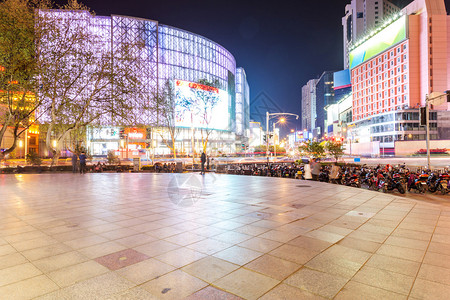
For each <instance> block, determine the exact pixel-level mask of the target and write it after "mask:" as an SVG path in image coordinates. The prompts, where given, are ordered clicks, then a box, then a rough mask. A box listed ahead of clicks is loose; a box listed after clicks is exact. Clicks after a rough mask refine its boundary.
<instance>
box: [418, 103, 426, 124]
mask: <svg viewBox="0 0 450 300" xmlns="http://www.w3.org/2000/svg"><path fill="white" fill-rule="evenodd" d="M419 121H420V124H419V125H420V126H427V108H426V107H421V108H420V112H419Z"/></svg>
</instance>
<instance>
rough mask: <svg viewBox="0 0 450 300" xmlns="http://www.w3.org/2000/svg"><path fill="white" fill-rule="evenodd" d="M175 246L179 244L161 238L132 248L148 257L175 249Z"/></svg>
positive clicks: (177, 246)
mask: <svg viewBox="0 0 450 300" xmlns="http://www.w3.org/2000/svg"><path fill="white" fill-rule="evenodd" d="M177 248H180V246H179V245H176V244H173V243H169V242H166V241H163V240H157V241H154V242H151V243H147V244H144V245H140V246H137V247H134V248H133V249H134V250H136V251H139V252H141V253H144V254H145V255H148V256H150V257H154V256H157V255H161V254H163V253H166V252H169V251H172V250H175V249H177Z"/></svg>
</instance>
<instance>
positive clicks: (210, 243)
mask: <svg viewBox="0 0 450 300" xmlns="http://www.w3.org/2000/svg"><path fill="white" fill-rule="evenodd" d="M232 246H233V244H230V243H224V242H221V241H218V240H214V239H210V238H207V239H204V240H202V241H200V242H197V243H193V244H190V245H188V246H186V248H189V249H193V250H196V251H198V252H201V253H205V254H208V255H212V254H214V253H217V252H219V251H222V250H225V249H227V248H230V247H232Z"/></svg>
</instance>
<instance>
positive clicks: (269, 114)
mask: <svg viewBox="0 0 450 300" xmlns="http://www.w3.org/2000/svg"><path fill="white" fill-rule="evenodd" d="M276 116H295V119H296V120H298V118H299V116H298V115H296V114H291V113H269V112H268V111H266V158H267V162H269V120H270V119H272V118H274V117H276Z"/></svg>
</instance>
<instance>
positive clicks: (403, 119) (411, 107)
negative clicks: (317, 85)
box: [347, 0, 450, 154]
mask: <svg viewBox="0 0 450 300" xmlns="http://www.w3.org/2000/svg"><path fill="white" fill-rule="evenodd" d="M449 54H450V16H447V12H446V9H445V4H444V0H415V1H413V2H412V3H411V4H409V5H408V6H407V7H405V8H404V9H403V10H401V11H400V12H399V13H396V14H395V15H393V16H390V18H389V19H386V20H385V23H384V24H382V25H381V26H379V27H378V28H376V29H374V30H373V31H372V32H370V33H369V34H368V35H366V36H365V37H363V38H362V39H361V40H360V41H358V42H356V43H355V44H353V46H351V47H350V53H349V68H350V72H351V84H352V93H353V100H352V111H351V113H352V122H350V123H349V124H348V128H347V129H348V130H347V137H348V139H349V140H350V141H353V142H354V143H355V142H356V143H371V142H379V146H380V152H382V154H394V153H395V149H396V142H398V141H407V140H425V135H426V131H425V128H424V127H421V126H420V125H419V107H424V106H425V101H426V98H427V95H430V94H431V93H432V92H440V93H445V91H447V90H450V56H449ZM449 110H450V103H447V102H445V103H444V104H442V105H440V106H434V107H432V110H431V113H430V137H431V140H450V111H449ZM436 145H437V144H436ZM432 147H433V144H432ZM434 148H435V147H434ZM395 154H399V153H395Z"/></svg>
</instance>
